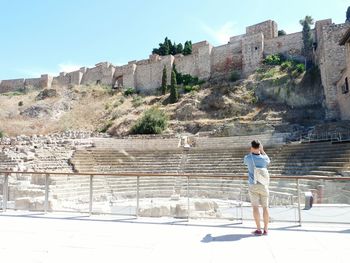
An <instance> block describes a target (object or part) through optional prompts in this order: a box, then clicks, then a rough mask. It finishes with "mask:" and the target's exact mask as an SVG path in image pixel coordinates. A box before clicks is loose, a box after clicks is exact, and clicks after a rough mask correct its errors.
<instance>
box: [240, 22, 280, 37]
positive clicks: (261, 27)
mask: <svg viewBox="0 0 350 263" xmlns="http://www.w3.org/2000/svg"><path fill="white" fill-rule="evenodd" d="M257 33H263V35H264V38H265V39H271V38H275V37H277V36H278V27H277V23H276V22H275V21H272V20H267V21H264V22H261V23H259V24H255V25H252V26H248V27H247V28H246V35H247V36H251V35H255V34H257Z"/></svg>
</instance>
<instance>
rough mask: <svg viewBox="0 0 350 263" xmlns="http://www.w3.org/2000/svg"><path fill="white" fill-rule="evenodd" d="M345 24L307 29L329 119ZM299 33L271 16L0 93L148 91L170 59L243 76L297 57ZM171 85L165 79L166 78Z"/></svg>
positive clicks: (335, 102)
mask: <svg viewBox="0 0 350 263" xmlns="http://www.w3.org/2000/svg"><path fill="white" fill-rule="evenodd" d="M349 27H350V24H349V23H345V24H333V23H332V20H331V19H326V20H321V21H316V23H315V28H314V29H313V30H312V34H313V39H314V62H315V64H316V65H318V67H319V69H320V73H321V79H322V85H323V89H324V95H325V107H326V110H327V118H328V119H340V118H343V117H342V116H343V115H342V114H341V113H340V111H339V108H343V107H341V105H339V103H342V102H343V101H344V100H341V99H339V94H338V92H337V82H338V81H339V80H340V79H341V77H342V74H343V72H344V70H345V68H346V60H345V57H346V56H345V47H344V46H341V45H339V41H340V39H341V38H342V37H343V35H344V34H345V32H346V30H347V29H348V28H349ZM302 48H303V40H302V32H297V33H293V34H288V35H284V36H278V29H277V23H276V22H274V21H271V20H268V21H265V22H262V23H259V24H256V25H252V26H248V27H247V28H246V33H245V34H243V35H239V36H233V37H231V38H230V40H229V42H228V43H227V44H225V45H222V46H217V47H213V46H212V45H211V44H210V43H208V42H207V41H202V42H198V43H195V44H193V47H192V54H191V55H187V56H184V55H182V54H179V55H175V56H172V55H168V56H159V55H154V54H152V55H150V56H149V58H148V59H145V60H139V61H136V60H135V61H130V62H128V64H127V65H123V66H114V65H112V64H111V63H109V62H102V63H98V64H96V65H95V67H93V68H86V67H82V68H80V69H79V70H77V71H73V72H69V73H66V72H61V73H60V75H59V76H56V77H53V76H49V75H41V77H40V78H30V79H24V78H23V79H12V80H2V81H0V93H5V92H9V91H14V90H17V89H20V88H25V87H35V88H47V87H51V86H69V85H88V84H104V85H111V86H113V87H116V88H121V87H134V88H136V89H137V90H139V91H140V92H143V93H146V94H147V93H152V92H154V91H155V90H156V89H157V88H159V87H160V86H161V79H162V70H163V68H164V66H165V67H166V68H167V70H168V76H170V73H171V72H170V71H171V69H172V66H173V64H174V63H175V64H176V68H177V70H178V72H181V73H184V74H191V75H192V76H197V77H198V78H199V79H203V80H207V79H210V78H211V77H214V76H216V75H224V74H230V72H232V71H233V70H238V71H241V72H242V75H243V76H248V75H249V74H250V73H253V72H254V71H255V70H256V69H257V68H258V67H259V65H260V64H261V63H262V61H263V58H264V57H265V56H267V55H270V54H276V53H283V54H286V55H289V56H292V57H297V58H299V59H303V58H302ZM168 82H169V84H170V78H168Z"/></svg>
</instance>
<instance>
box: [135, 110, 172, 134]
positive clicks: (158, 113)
mask: <svg viewBox="0 0 350 263" xmlns="http://www.w3.org/2000/svg"><path fill="white" fill-rule="evenodd" d="M167 123H168V118H167V116H166V114H165V112H164V111H162V110H159V109H158V108H151V109H149V110H147V111H145V112H144V114H143V115H142V117H141V118H140V119H139V120H137V122H136V124H135V125H134V126H133V127H132V128H131V133H133V134H160V133H162V132H163V131H164V130H165V129H166V127H167V125H168V124H167Z"/></svg>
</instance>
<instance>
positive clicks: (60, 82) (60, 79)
mask: <svg viewBox="0 0 350 263" xmlns="http://www.w3.org/2000/svg"><path fill="white" fill-rule="evenodd" d="M70 84H71V76H70V75H69V74H67V73H66V72H61V73H60V75H59V76H57V77H54V78H53V80H52V85H53V86H69V85H70Z"/></svg>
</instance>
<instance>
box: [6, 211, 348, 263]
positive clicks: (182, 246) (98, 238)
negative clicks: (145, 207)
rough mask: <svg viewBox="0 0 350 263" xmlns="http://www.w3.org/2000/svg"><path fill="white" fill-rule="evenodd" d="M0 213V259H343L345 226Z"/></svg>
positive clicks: (199, 262)
mask: <svg viewBox="0 0 350 263" xmlns="http://www.w3.org/2000/svg"><path fill="white" fill-rule="evenodd" d="M253 230H254V224H253V222H251V221H247V222H244V223H243V224H241V223H239V222H235V221H224V220H204V219H202V220H199V219H198V220H189V221H187V220H180V219H173V218H138V219H136V218H132V217H120V216H110V215H99V216H97V215H96V216H95V215H94V216H91V217H89V216H87V215H82V214H67V213H49V214H41V213H31V212H19V211H7V212H2V213H0V262H4V263H5V262H6V263H12V262H21V263H24V262H25V263H32V262H36V263H39V262H50V263H51V262H60V263H62V262H64V263H68V262H77V263H78V262H79V263H80V262H84V263H85V262H99V263H104V262H152V263H158V262H162V263H164V262H167V263H168V262H177V263H178V262H184V263H187V262H188V263H190V262H193V263H207V262H231V263H232V262H269V263H272V262H279V263H288V262H317V263H321V262H327V263H338V262H342V263H348V262H350V224H347V225H346V224H343V225H333V224H305V225H303V226H302V227H299V226H295V225H293V224H290V223H272V224H271V229H270V233H269V235H268V236H260V237H255V236H252V235H251V234H250V232H251V231H253Z"/></svg>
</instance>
